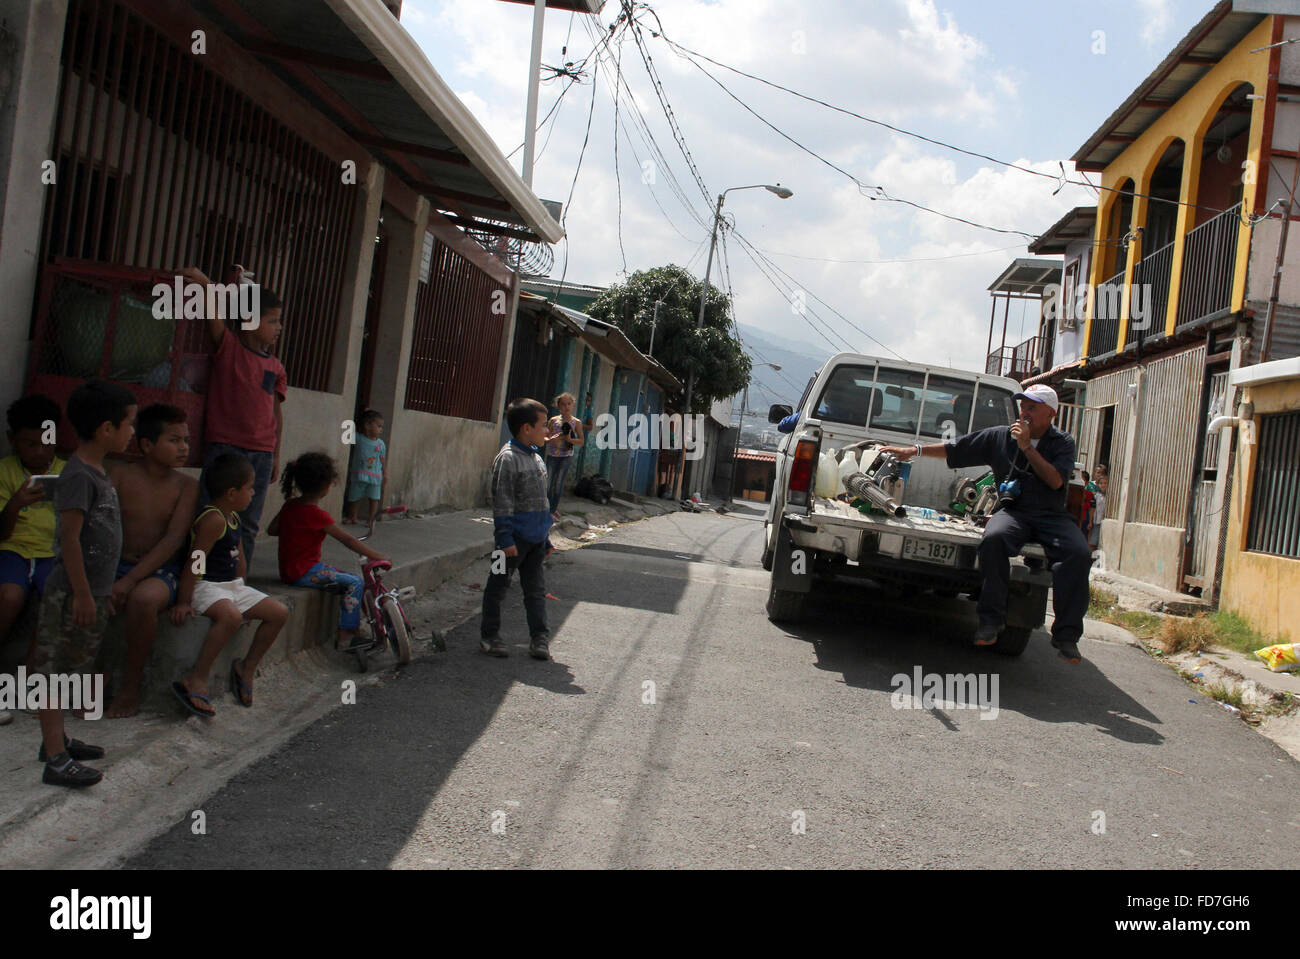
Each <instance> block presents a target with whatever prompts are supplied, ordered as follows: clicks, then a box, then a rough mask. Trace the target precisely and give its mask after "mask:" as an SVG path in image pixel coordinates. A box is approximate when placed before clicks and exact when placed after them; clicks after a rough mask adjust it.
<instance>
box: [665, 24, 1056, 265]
mask: <svg viewBox="0 0 1300 959" xmlns="http://www.w3.org/2000/svg"><path fill="white" fill-rule="evenodd" d="M666 39H667V38H665V40H666ZM685 59H686V61H687V62H688V63H691V64H693V65H694V66H695V68H696V69H698V70H699V71H700V72H701V73H703V74H704V75H705V76H706V77H708V78H709V79H710V80H712V81H713V82H714V83H715V84H717V86H718V88H719V89H720V90H722V92H723V93H725V94H726V95H727V96H729V97H731V99H733V100H735V101H736V103H738V104H740V106H741V107H742V108H743V109H745V110H746V111H747V112H748V113H750V114H752V115H753V116H754V117H755V118H757V119H758V120H759V121H760V122H761V123H762V124H763V125H764V126H766V127H768V128H769V129H771V130H772V131H773V132H774V133H776V134H777V135H778V136H780V137H782V138H784V139H785V140H788V141H789V142H790V143H792V144H793V145H794V146H796V147H798V148H799V149H800V150H802V151H803V152H804V153H807V154H808V155H809V156H810V157H812V158H813V159H815V160H817V161H818V162H819V163H822V164H824V165H826V166H828V167H830V168H831V169H832V170H834V171H835V172H836V173H839V174H841V175H842V176H844V177H847V178H848V179H849V180H851V181H852V182H853V184H854V185H855V186H857V188H858V192H860V193H862V195H863V196H865V197H867V199H869V200H884V201H886V202H889V203H901V204H903V205H904V206H909V207H912V208H913V209H916V210H920V211H922V212H924V213H929V214H932V215H933V216H938V217H943V218H944V219H945V220H952V221H953V222H955V223H963V224H965V225H967V226H972V227H975V228H976V229H980V230H987V231H989V232H991V233H1001V234H1007V235H1010V236H1023V237H1025V238H1026V239H1027V240H1030V241H1032V240H1036V239H1038V234H1036V233H1029V232H1026V231H1025V230H1010V229H1006V228H1005V227H997V226H989V225H987V224H984V223H977V222H975V221H974V220H968V219H966V218H965V217H960V216H956V215H954V214H951V213H944V212H943V211H942V210H936V209H934V208H933V207H928V206H926V205H924V204H922V203H917V202H915V201H913V200H907V199H904V198H903V197H897V196H892V195H891V194H890V193H889V192H888V191H887V190H886V189H885V188H884V187H883V186H880V185H871V184H867V183H864V182H863V181H862V180H860V179H859V178H858V177H856V176H854V175H853V174H852V173H850V172H849V171H848V170H845V169H844V168H843V167H841V166H839V165H838V164H836V163H834V162H832V161H830V160H828V159H826V157H824V156H822V155H821V154H820V153H818V152H817V151H816V150H813V149H812V148H811V147H808V146H805V145H804V144H803V143H800V142H799V141H798V140H796V139H795V138H794V137H792V136H791V135H790V134H788V133H786V132H785V131H784V130H782V129H781V128H780V127H778V126H777V125H776V124H774V123H772V122H771V121H770V120H768V119H767V118H766V117H765V116H763V115H762V114H761V113H759V112H758V111H757V110H755V109H754V108H753V107H751V106H750V105H749V104H748V103H746V102H745V101H744V100H742V99H741V98H740V97H739V96H737V95H736V94H735V93H733V92H732V91H731V90H730V89H728V87H727V85H726V84H724V83H723V82H722V81H721V80H719V79H718V78H717V77H715V76H714V75H713V74H712V73H710V72H709V71H708V70H707V69H705V68H704V67H703V66H702V65H701V64H700V63H699V62H697V61H695V60H693V59H691V58H690V57H686V58H685ZM705 59H707V58H705ZM873 194H874V195H873Z"/></svg>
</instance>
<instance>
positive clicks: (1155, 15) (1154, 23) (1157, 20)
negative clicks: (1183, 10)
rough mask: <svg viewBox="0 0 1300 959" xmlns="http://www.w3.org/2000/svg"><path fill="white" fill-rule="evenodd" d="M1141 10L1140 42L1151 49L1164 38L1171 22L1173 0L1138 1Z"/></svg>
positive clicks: (1172, 17)
mask: <svg viewBox="0 0 1300 959" xmlns="http://www.w3.org/2000/svg"><path fill="white" fill-rule="evenodd" d="M1138 6H1139V7H1140V8H1141V10H1142V33H1141V37H1142V42H1143V43H1145V44H1146V45H1147V46H1149V47H1152V46H1155V45H1156V44H1158V43H1160V42H1161V41H1162V40H1164V38H1165V34H1166V33H1167V32H1168V30H1169V25H1170V24H1171V23H1172V22H1173V19H1174V11H1173V0H1138Z"/></svg>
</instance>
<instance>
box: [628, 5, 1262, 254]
mask: <svg viewBox="0 0 1300 959" xmlns="http://www.w3.org/2000/svg"><path fill="white" fill-rule="evenodd" d="M638 6H639V7H640V8H641V9H643V10H645V11H646V12H648V13H649V14H650V15H651V16H653V17H654V18H655V22H656V23H657V24H658V29H657V30H651V31H650V32H651V35H652V36H654V37H656V38H658V39H661V40H663V41H664V43H666V44H668V46H669V48H671V49H673V50H675V51H676V52H677V53H678V55H679V56H682V57H684V58H685V59H687V60H688V61H690V62H694V60H693V59H692V58H694V57H699V58H700V59H702V60H707V61H708V62H709V63H712V64H713V65H714V66H717V67H720V68H722V69H723V70H728V71H730V72H731V73H735V74H737V75H739V76H742V77H745V78H747V79H750V80H754V81H755V82H758V83H762V84H764V85H766V86H769V87H772V88H774V89H777V90H780V91H782V92H783V93H788V94H789V95H791V96H793V97H798V98H799V99H801V100H805V101H807V102H809V103H815V104H818V105H819V106H823V107H825V108H827V109H828V110H833V111H835V112H836V113H842V114H844V115H846V116H850V117H854V118H855V119H858V120H861V121H863V122H864V123H870V124H873V125H875V126H879V127H883V128H885V129H887V130H890V131H892V132H894V133H898V134H900V135H902V136H906V137H911V138H913V139H916V140H921V141H923V142H925V143H930V144H932V145H934V146H937V147H942V148H943V149H946V150H951V151H953V152H955V153H962V154H965V155H966V156H969V157H974V158H976V159H980V160H987V161H988V162H990V163H994V164H997V165H998V166H1003V167H1006V168H1008V169H1011V170H1018V171H1020V172H1021V173H1028V174H1030V175H1031V176H1036V177H1041V178H1043V179H1047V180H1052V181H1054V182H1056V183H1059V184H1060V185H1061V186H1065V185H1067V184H1069V185H1072V186H1082V187H1088V188H1089V189H1091V190H1093V191H1094V192H1096V193H1097V194H1098V195H1099V196H1100V191H1102V190H1106V191H1108V192H1111V193H1123V194H1125V195H1128V196H1135V197H1136V196H1140V197H1144V198H1146V199H1148V200H1155V201H1157V202H1161V203H1169V204H1175V205H1178V206H1187V207H1191V208H1193V209H1196V210H1205V211H1209V212H1212V213H1214V214H1216V215H1217V214H1221V213H1227V212H1228V210H1220V209H1216V208H1214V207H1206V206H1201V205H1199V204H1196V203H1184V202H1183V201H1181V200H1170V199H1168V198H1167V197H1158V196H1155V195H1153V194H1145V193H1136V192H1131V191H1127V190H1121V189H1119V188H1117V187H1108V186H1100V187H1099V186H1097V185H1096V184H1093V183H1092V182H1091V181H1090V180H1088V179H1087V177H1086V176H1084V178H1083V179H1082V180H1072V179H1070V178H1069V176H1068V175H1067V174H1066V173H1065V172H1064V170H1065V165H1064V163H1061V171H1062V172H1061V173H1060V175H1054V174H1051V173H1044V172H1043V171H1042V170H1035V169H1032V168H1031V167H1027V166H1022V165H1021V164H1018V163H1012V162H1010V161H1008V160H1000V159H998V158H997V157H994V156H989V155H988V154H986V153H980V152H978V151H976V150H968V149H966V148H965V147H960V146H957V145H956V144H954V143H948V142H947V141H945V140H939V139H936V138H934V137H928V136H925V135H924V134H921V133H917V132H915V131H913V130H908V129H905V128H903V127H899V126H895V125H894V124H892V123H886V122H885V121H884V120H877V119H875V118H874V117H868V116H864V115H863V114H861V113H857V112H855V111H853V110H849V109H847V108H845V107H840V106H836V105H835V104H833V103H828V102H827V101H825V100H822V99H820V98H818V97H814V96H811V95H810V94H806V93H800V92H799V91H798V90H794V89H791V88H790V87H787V86H784V85H782V84H780V83H776V82H775V81H772V80H767V79H765V78H763V77H760V76H758V75H756V74H753V73H748V72H746V71H744V70H741V69H739V68H738V67H733V66H730V65H728V64H726V63H722V62H721V61H719V60H715V59H713V58H712V57H710V56H708V55H707V54H703V53H700V52H698V51H696V50H692V49H690V48H689V47H685V46H682V45H681V44H679V43H677V42H676V41H674V40H671V39H669V37H668V35H667V34H666V33H664V30H663V23H662V21H661V20H660V19H659V14H658V13H657V12H656V11H655V10H654V8H653V7H651V6H650V5H649V4H648V3H640V4H638ZM696 66H697V67H698V66H699V64H698V63H697V64H696ZM699 69H700V70H701V71H703V72H704V73H705V75H706V76H709V77H710V79H713V80H714V82H715V83H718V85H719V86H722V84H721V83H720V81H718V80H717V79H716V78H714V77H713V76H712V74H709V73H708V71H706V70H704V68H703V67H699ZM723 89H724V90H725V89H726V88H725V87H723ZM756 115H757V114H756ZM760 119H761V118H760ZM1076 172H1079V171H1076ZM1080 175H1083V174H1082V173H1080ZM930 212H934V211H930ZM1257 222H1259V220H1258V219H1254V220H1253V222H1250V223H1247V224H1246V225H1250V226H1253V225H1254V223H1257ZM1014 232H1018V231H1014Z"/></svg>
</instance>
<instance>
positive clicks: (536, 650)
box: [528, 636, 551, 659]
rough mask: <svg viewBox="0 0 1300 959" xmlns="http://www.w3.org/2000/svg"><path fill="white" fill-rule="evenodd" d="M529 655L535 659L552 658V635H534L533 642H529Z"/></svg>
mask: <svg viewBox="0 0 1300 959" xmlns="http://www.w3.org/2000/svg"><path fill="white" fill-rule="evenodd" d="M528 655H529V656H531V657H533V659H550V658H551V637H549V636H534V637H533V640H532V642H530V643H529V644H528Z"/></svg>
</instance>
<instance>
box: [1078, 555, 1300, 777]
mask: <svg viewBox="0 0 1300 959" xmlns="http://www.w3.org/2000/svg"><path fill="white" fill-rule="evenodd" d="M1089 584H1090V585H1092V586H1096V587H1099V588H1101V589H1104V590H1106V591H1108V592H1111V593H1114V594H1115V595H1116V596H1117V597H1118V602H1119V605H1120V607H1122V608H1125V609H1130V610H1142V611H1150V612H1154V613H1157V614H1160V615H1163V616H1195V615H1196V614H1197V613H1200V612H1210V611H1212V610H1213V607H1212V606H1211V605H1210V604H1209V603H1208V602H1206V601H1205V600H1203V599H1201V598H1199V597H1196V596H1188V595H1186V594H1184V593H1173V592H1170V591H1168V590H1165V589H1161V588H1160V587H1158V586H1152V585H1151V584H1150V583H1144V582H1141V581H1140V580H1136V579H1132V578H1130V577H1128V576H1121V575H1119V574H1118V573H1113V572H1109V571H1106V570H1100V569H1097V568H1095V567H1094V568H1093V570H1092V574H1091V576H1090V577H1089ZM1087 623H1088V628H1089V632H1093V631H1094V629H1096V630H1098V631H1101V632H1107V631H1109V632H1110V633H1111V635H1112V638H1118V637H1119V636H1122V637H1124V641H1127V642H1129V643H1130V644H1132V645H1134V646H1136V647H1138V648H1139V649H1142V650H1144V651H1146V652H1147V653H1148V654H1149V655H1151V656H1154V657H1155V658H1157V659H1159V660H1161V661H1162V662H1164V663H1165V664H1167V665H1168V666H1170V667H1172V668H1173V669H1174V670H1175V671H1176V672H1178V673H1179V674H1181V675H1182V676H1183V677H1184V678H1186V679H1188V680H1189V682H1190V683H1192V684H1194V685H1193V686H1189V689H1188V693H1189V696H1188V698H1189V701H1191V702H1193V703H1197V704H1200V703H1215V701H1216V698H1215V697H1214V696H1211V695H1210V694H1209V690H1210V689H1213V688H1217V689H1218V691H1219V693H1220V695H1224V694H1231V695H1234V696H1236V695H1239V696H1240V701H1241V704H1242V706H1243V707H1244V708H1245V715H1244V716H1243V717H1242V718H1243V719H1244V720H1245V721H1246V722H1248V723H1249V724H1250V725H1252V726H1254V727H1255V728H1256V729H1257V730H1258V731H1259V732H1260V733H1262V734H1263V735H1265V736H1267V737H1268V738H1269V739H1272V740H1273V741H1274V742H1275V743H1277V744H1278V745H1279V746H1281V747H1282V748H1283V749H1284V750H1286V751H1287V752H1288V753H1290V754H1291V755H1292V756H1293V757H1295V758H1296V759H1300V710H1297V709H1296V705H1297V704H1300V672H1282V673H1275V672H1272V671H1271V670H1269V668H1268V667H1267V666H1265V665H1264V663H1263V662H1261V661H1260V660H1259V659H1258V658H1257V657H1255V656H1254V655H1251V654H1250V653H1242V652H1238V651H1237V650H1235V649H1225V648H1222V647H1218V646H1215V647H1212V648H1208V649H1205V650H1203V651H1201V652H1199V653H1174V654H1166V653H1164V652H1163V651H1161V650H1160V649H1159V647H1157V646H1154V645H1152V644H1150V643H1146V642H1143V641H1142V640H1141V639H1139V638H1138V637H1137V636H1136V635H1134V634H1133V633H1131V632H1129V631H1128V630H1126V629H1124V628H1123V627H1122V626H1118V625H1115V624H1113V623H1106V622H1102V621H1100V620H1092V619H1089V620H1087ZM1196 687H1200V689H1199V690H1198V689H1197V688H1196Z"/></svg>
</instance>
